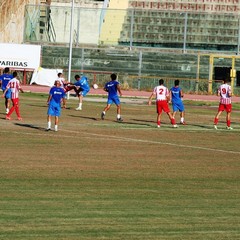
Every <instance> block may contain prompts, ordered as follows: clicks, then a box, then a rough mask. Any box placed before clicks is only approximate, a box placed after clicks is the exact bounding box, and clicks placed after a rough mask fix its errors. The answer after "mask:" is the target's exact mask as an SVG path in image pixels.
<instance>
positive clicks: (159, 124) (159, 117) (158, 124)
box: [157, 112, 162, 128]
mask: <svg viewBox="0 0 240 240" xmlns="http://www.w3.org/2000/svg"><path fill="white" fill-rule="evenodd" d="M161 116H162V112H159V113H158V115H157V127H158V128H159V127H160V126H161Z"/></svg>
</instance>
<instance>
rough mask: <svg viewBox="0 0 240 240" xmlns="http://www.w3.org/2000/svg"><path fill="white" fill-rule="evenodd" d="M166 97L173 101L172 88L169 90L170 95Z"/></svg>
mask: <svg viewBox="0 0 240 240" xmlns="http://www.w3.org/2000/svg"><path fill="white" fill-rule="evenodd" d="M166 98H167V101H168V102H169V103H171V102H172V90H170V91H169V96H166Z"/></svg>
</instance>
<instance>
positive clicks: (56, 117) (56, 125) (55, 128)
mask: <svg viewBox="0 0 240 240" xmlns="http://www.w3.org/2000/svg"><path fill="white" fill-rule="evenodd" d="M58 123H59V116H55V126H54V130H55V132H57V131H58Z"/></svg>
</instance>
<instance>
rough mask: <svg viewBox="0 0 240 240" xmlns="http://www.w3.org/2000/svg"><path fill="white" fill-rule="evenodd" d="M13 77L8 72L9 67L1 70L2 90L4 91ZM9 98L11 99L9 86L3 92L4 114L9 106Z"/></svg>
mask: <svg viewBox="0 0 240 240" xmlns="http://www.w3.org/2000/svg"><path fill="white" fill-rule="evenodd" d="M11 79H13V75H12V74H10V69H9V68H8V67H6V68H5V69H4V71H3V74H2V75H1V76H0V83H1V87H2V90H3V92H4V91H5V89H6V87H7V85H8V82H9V81H10V80H11ZM10 100H11V89H10V88H9V89H8V91H7V92H6V94H5V107H6V114H8V112H9V106H10Z"/></svg>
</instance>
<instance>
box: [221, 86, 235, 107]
mask: <svg viewBox="0 0 240 240" xmlns="http://www.w3.org/2000/svg"><path fill="white" fill-rule="evenodd" d="M218 94H219V95H220V103H221V104H231V103H232V97H231V95H232V89H231V86H230V85H228V84H226V83H224V84H222V85H221V86H220V87H219V88H218Z"/></svg>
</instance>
